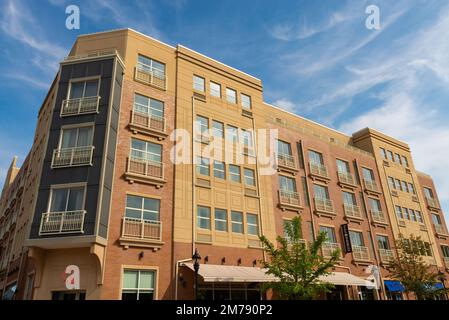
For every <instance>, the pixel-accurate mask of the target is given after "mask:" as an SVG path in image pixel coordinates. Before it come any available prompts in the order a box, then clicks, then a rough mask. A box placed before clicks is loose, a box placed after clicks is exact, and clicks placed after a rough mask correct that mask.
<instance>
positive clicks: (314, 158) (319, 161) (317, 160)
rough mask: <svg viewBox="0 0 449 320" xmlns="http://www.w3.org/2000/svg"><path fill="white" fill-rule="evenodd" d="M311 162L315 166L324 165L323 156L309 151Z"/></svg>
mask: <svg viewBox="0 0 449 320" xmlns="http://www.w3.org/2000/svg"><path fill="white" fill-rule="evenodd" d="M309 161H310V163H312V164H315V165H323V164H324V162H323V155H322V154H321V153H319V152H316V151H313V150H309Z"/></svg>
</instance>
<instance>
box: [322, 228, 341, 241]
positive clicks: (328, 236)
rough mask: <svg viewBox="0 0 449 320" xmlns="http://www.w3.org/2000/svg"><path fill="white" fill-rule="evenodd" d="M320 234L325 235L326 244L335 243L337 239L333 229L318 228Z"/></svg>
mask: <svg viewBox="0 0 449 320" xmlns="http://www.w3.org/2000/svg"><path fill="white" fill-rule="evenodd" d="M320 232H324V233H325V234H326V242H328V243H337V237H336V235H335V229H334V228H332V227H327V226H320Z"/></svg>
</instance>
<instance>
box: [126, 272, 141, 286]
mask: <svg viewBox="0 0 449 320" xmlns="http://www.w3.org/2000/svg"><path fill="white" fill-rule="evenodd" d="M138 279H139V273H138V271H133V270H125V271H124V272H123V285H122V287H123V288H125V289H137V287H138Z"/></svg>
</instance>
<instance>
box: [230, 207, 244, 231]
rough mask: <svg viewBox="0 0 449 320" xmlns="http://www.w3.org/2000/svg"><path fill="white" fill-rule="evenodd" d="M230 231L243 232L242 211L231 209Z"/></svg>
mask: <svg viewBox="0 0 449 320" xmlns="http://www.w3.org/2000/svg"><path fill="white" fill-rule="evenodd" d="M231 224H232V232H234V233H243V213H241V212H238V211H231Z"/></svg>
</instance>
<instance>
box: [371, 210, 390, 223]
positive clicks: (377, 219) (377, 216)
mask: <svg viewBox="0 0 449 320" xmlns="http://www.w3.org/2000/svg"><path fill="white" fill-rule="evenodd" d="M370 212H371V217H372V219H373V224H374V225H379V226H388V221H387V218H386V217H385V214H384V213H383V212H382V211H376V210H371V211H370Z"/></svg>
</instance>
